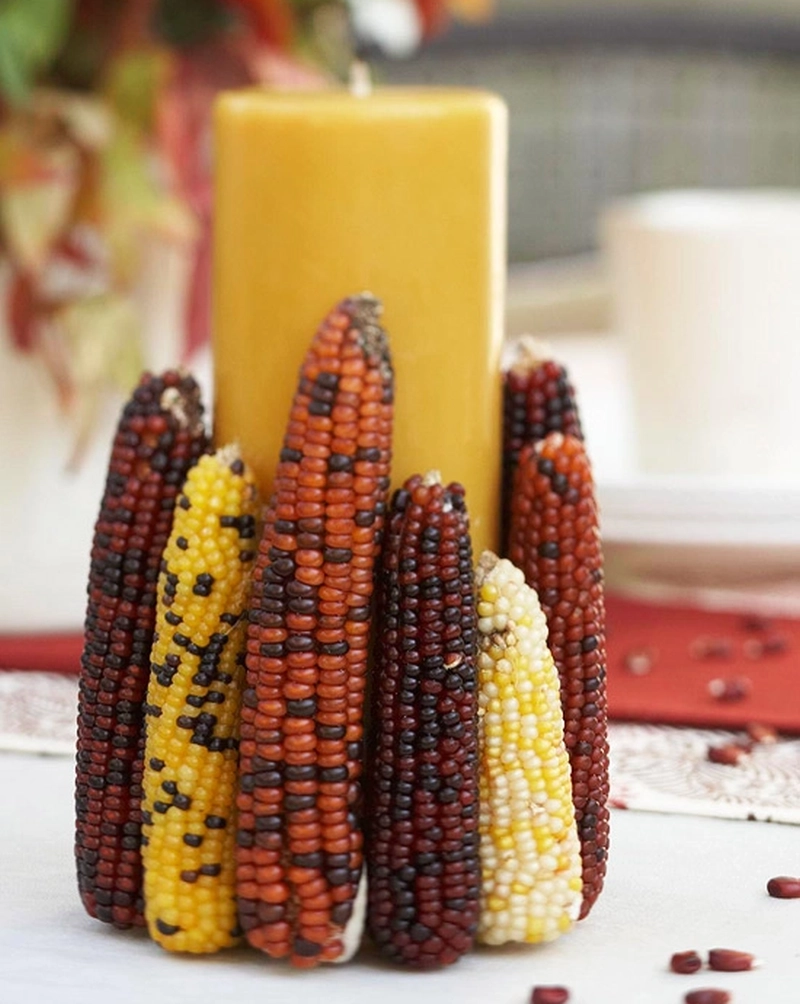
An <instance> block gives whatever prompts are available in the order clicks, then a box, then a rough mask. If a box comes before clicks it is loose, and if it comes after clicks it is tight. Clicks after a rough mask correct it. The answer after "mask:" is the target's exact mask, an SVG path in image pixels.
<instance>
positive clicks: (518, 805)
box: [476, 551, 581, 945]
mask: <svg viewBox="0 0 800 1004" xmlns="http://www.w3.org/2000/svg"><path fill="white" fill-rule="evenodd" d="M476 586H477V591H478V649H479V654H478V676H479V683H478V688H479V690H478V736H479V743H480V805H481V814H480V838H481V842H480V854H481V870H482V876H483V886H482V892H481V913H480V919H479V926H478V940H479V941H481V942H483V943H484V944H487V945H501V944H504V943H505V942H507V941H524V942H529V943H536V942H541V941H552V940H553V939H554V938H557V937H558V935H559V934H563V933H564V932H565V931H567V930H569V928H570V927H571V926H572V924H573V921H575V920H576V919H577V917H578V913H579V911H580V906H581V855H580V843H579V841H578V833H577V829H576V826H575V812H574V809H573V804H572V785H571V781H570V769H569V759H568V757H567V751H566V747H565V745H564V719H563V715H562V711H561V699H560V693H559V679H558V672H557V670H556V668H555V665H554V663H553V657H552V656H551V655H550V652H549V650H548V648H547V624H546V622H545V618H544V614H543V613H542V610H541V607H540V606H539V601H538V599H537V596H536V593H535V592H534V591H533V590H532V589H531V588H530V587H529V586H526V585H525V580H524V577H523V574H522V572H521V571H520V570H519V569H518V568H516V567H515V566H514V565H512V564H511V562H510V561H507V560H505V559H502V560H501V559H499V558H497V556H496V555H494V554H492V553H491V552H489V551H486V552H484V554H483V556H482V557H481V560H480V562H479V564H478V569H477V573H476Z"/></svg>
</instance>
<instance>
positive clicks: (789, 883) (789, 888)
mask: <svg viewBox="0 0 800 1004" xmlns="http://www.w3.org/2000/svg"><path fill="white" fill-rule="evenodd" d="M767 892H768V893H769V894H770V896H772V897H773V898H774V899H800V878H794V877H793V876H791V875H777V876H776V877H775V878H771V879H770V880H769V882H767Z"/></svg>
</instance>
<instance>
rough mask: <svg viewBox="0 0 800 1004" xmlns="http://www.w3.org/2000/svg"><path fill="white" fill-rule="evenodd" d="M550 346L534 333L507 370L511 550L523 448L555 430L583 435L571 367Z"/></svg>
mask: <svg viewBox="0 0 800 1004" xmlns="http://www.w3.org/2000/svg"><path fill="white" fill-rule="evenodd" d="M546 353H547V347H546V346H544V345H542V344H540V343H538V342H537V341H536V339H533V338H530V337H528V336H523V337H522V338H520V339H519V340H518V341H517V343H516V345H515V346H514V361H513V363H512V364H511V366H510V368H509V369H508V370H506V372H505V373H504V374H503V489H502V490H503V505H502V521H503V525H502V537H501V541H502V545H503V548H504V549H505V552H504V553H506V554H507V553H508V534H509V530H510V528H511V495H512V492H513V489H514V474H515V472H516V470H517V464H518V463H519V455H520V451H521V450H522V449H523V448H524V447H525V446H528V445H530V444H532V443H538V442H539V441H540V440H542V439H544V437H545V436H547V435H549V434H550V433H551V432H563V433H564V435H569V436H575V438H576V439H583V432H582V430H581V422H580V416H579V414H578V405H577V401H576V398H575V390H574V388H573V386H572V384H571V383H570V380H569V375H568V374H567V371H566V369H565V368H564V367H563V366H561V365H560V364H559V363H557V362H555V360H553V359H549V358H546Z"/></svg>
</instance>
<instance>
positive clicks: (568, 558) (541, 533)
mask: <svg viewBox="0 0 800 1004" xmlns="http://www.w3.org/2000/svg"><path fill="white" fill-rule="evenodd" d="M510 557H511V560H512V561H513V562H515V564H518V565H519V567H520V568H521V569H522V570H523V572H524V574H525V580H526V582H528V584H529V585H531V586H532V587H533V588H534V589H536V590H537V592H538V594H539V599H540V601H541V604H542V609H543V610H544V612H545V615H546V617H547V625H548V629H549V644H550V650H551V651H552V653H553V658H554V659H555V662H556V666H557V667H558V671H559V676H560V678H561V702H562V707H563V709H564V721H565V727H566V744H567V750H568V752H569V756H570V764H571V768H572V789H573V797H574V800H575V813H576V819H577V823H578V835H579V837H580V840H581V853H582V858H583V905H582V908H581V916H582V917H585V916H586V915H587V914H588V912H589V910H590V909H591V907H592V904H593V903H594V902H595V900H596V899H597V897H598V895H599V894H600V891H601V889H602V887H603V879H604V876H605V870H606V855H607V853H608V818H609V817H608V804H607V803H608V737H607V727H606V684H605V680H606V656H605V606H604V600H603V558H602V551H601V547H600V532H599V527H598V516H597V506H596V503H595V498H594V484H593V480H592V474H591V468H590V465H589V460H588V458H587V455H586V451H585V449H584V447H583V444H582V443H581V442H580V441H579V440H578V439H576V438H575V437H574V436H564V435H562V434H561V433H552V434H551V435H549V436H547V437H546V438H545V439H544V440H543V441H542V442H540V443H537V444H536V445H535V446H533V447H527V448H526V449H525V450H523V453H522V455H521V456H520V461H519V470H518V472H517V477H516V481H515V488H514V497H513V505H512V525H511V537H510Z"/></svg>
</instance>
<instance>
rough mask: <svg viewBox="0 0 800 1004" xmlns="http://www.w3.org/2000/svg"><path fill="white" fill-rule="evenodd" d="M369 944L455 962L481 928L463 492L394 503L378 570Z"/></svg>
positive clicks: (417, 962)
mask: <svg viewBox="0 0 800 1004" xmlns="http://www.w3.org/2000/svg"><path fill="white" fill-rule="evenodd" d="M379 582H380V592H379V601H378V607H377V616H378V617H379V623H380V635H379V639H378V646H377V654H376V665H375V677H376V682H375V691H374V698H375V700H374V713H373V726H374V728H375V732H376V736H375V756H374V763H373V765H372V770H371V774H372V778H371V786H370V790H371V804H370V809H369V820H370V835H369V843H368V851H367V858H368V862H369V907H368V913H367V924H368V928H369V932H370V934H371V936H372V938H373V940H374V941H375V943H376V944H377V945H378V947H379V948H380V950H381V952H382V953H383V954H384V955H386V956H388V957H389V958H392V959H396V960H397V961H399V962H404V963H406V964H407V965H411V966H416V967H419V968H430V967H433V966H440V965H448V964H449V963H452V962H456V961H457V960H458V959H459V958H460V957H461V955H463V954H464V952H466V951H468V950H469V948H470V947H471V946H472V942H473V939H474V935H475V931H476V928H477V923H478V894H479V887H480V863H479V860H478V775H477V719H476V714H477V703H476V702H477V695H476V689H477V687H476V675H475V674H476V671H475V640H476V624H475V596H474V582H473V574H472V549H471V544H470V537H469V526H468V518H467V513H466V508H465V504H464V489H463V488H462V487H461V485H458V484H451V485H449V486H448V487H447V488H445V487H443V486H442V484H441V483H440V481H439V479H438V477H437V476H435V475H428V476H427V477H426V478H424V479H423V478H421V477H419V476H416V477H413V478H410V479H409V480H408V481H407V482H406V483H405V485H404V487H403V489H402V490H400V491H398V492H397V493H395V497H394V501H393V507H392V513H391V517H390V522H389V525H388V532H387V540H386V542H385V544H384V547H383V552H382V558H381V576H380V580H379Z"/></svg>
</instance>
